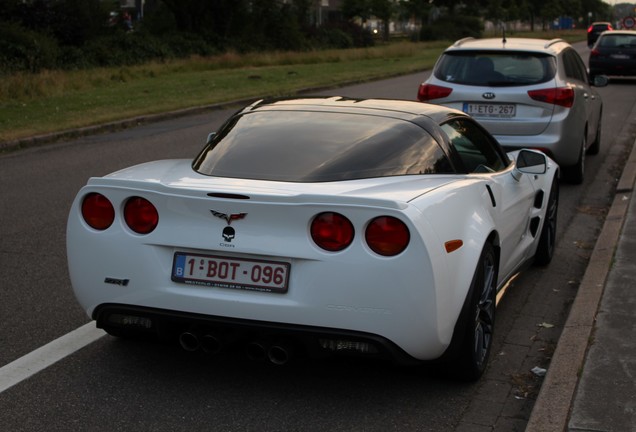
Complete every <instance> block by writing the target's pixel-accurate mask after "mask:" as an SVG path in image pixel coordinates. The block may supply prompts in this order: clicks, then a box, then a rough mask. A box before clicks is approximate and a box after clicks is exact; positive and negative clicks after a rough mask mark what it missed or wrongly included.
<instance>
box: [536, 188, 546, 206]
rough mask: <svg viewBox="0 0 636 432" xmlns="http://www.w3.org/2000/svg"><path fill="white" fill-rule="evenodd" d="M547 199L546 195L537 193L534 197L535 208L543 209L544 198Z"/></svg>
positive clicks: (541, 192) (540, 192)
mask: <svg viewBox="0 0 636 432" xmlns="http://www.w3.org/2000/svg"><path fill="white" fill-rule="evenodd" d="M544 197H545V193H544V192H543V191H542V190H541V191H539V192H537V194H536V195H535V196H534V208H537V209H540V208H541V207H543V198H544Z"/></svg>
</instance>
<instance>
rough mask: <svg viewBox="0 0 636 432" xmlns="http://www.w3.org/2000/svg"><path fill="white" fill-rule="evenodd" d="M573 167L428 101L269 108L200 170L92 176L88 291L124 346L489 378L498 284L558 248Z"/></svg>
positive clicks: (76, 259) (80, 261)
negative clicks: (344, 358)
mask: <svg viewBox="0 0 636 432" xmlns="http://www.w3.org/2000/svg"><path fill="white" fill-rule="evenodd" d="M557 208H558V166H557V165H556V164H555V163H554V162H553V161H552V160H550V159H549V158H548V157H547V156H545V155H544V154H543V153H540V152H537V151H533V150H520V151H516V152H513V153H510V154H506V153H505V152H504V151H503V150H502V149H501V148H500V146H499V144H498V143H497V142H496V141H495V139H494V138H492V136H491V135H489V134H488V132H486V131H485V130H484V129H483V128H482V127H481V126H480V125H479V124H478V123H476V122H475V121H474V120H473V119H472V118H470V117H469V116H467V115H465V114H463V113H461V112H459V111H455V110H452V109H448V108H445V107H441V106H436V105H428V104H422V103H419V102H408V101H391V100H351V99H345V98H337V97H333V98H304V99H284V100H275V101H259V102H257V103H254V104H252V105H250V106H248V107H246V108H244V109H243V110H241V111H239V112H238V113H236V114H235V115H234V116H232V117H231V118H230V119H229V120H228V121H227V122H226V123H225V124H224V126H223V127H222V128H221V129H220V130H219V131H218V133H216V134H211V135H210V137H209V139H208V144H207V145H206V146H205V148H204V149H203V151H202V152H201V153H200V154H199V155H198V156H197V157H196V158H195V159H194V161H191V160H164V161H157V162H150V163H145V164H142V165H138V166H134V167H131V168H128V169H124V170H121V171H118V172H115V173H113V174H110V175H107V176H105V177H99V178H91V179H90V180H89V181H88V184H87V185H86V186H85V187H84V188H82V189H81V190H80V192H79V193H78V195H77V198H76V199H75V201H74V203H73V206H72V209H71V212H70V215H69V219H68V228H67V249H68V263H69V270H70V276H71V281H72V284H73V288H74V291H75V295H76V297H77V299H78V300H79V302H80V304H81V305H82V306H83V308H84V309H85V310H86V311H87V313H88V315H89V316H90V317H91V318H92V319H95V320H96V321H97V326H98V327H100V328H103V329H105V330H106V331H107V332H109V333H110V334H113V335H116V336H143V335H148V336H151V337H157V338H160V339H173V340H174V341H175V342H176V341H179V342H180V343H181V345H182V346H183V347H184V348H185V349H188V350H196V349H199V348H201V349H204V350H207V351H212V352H217V351H220V350H222V349H230V348H236V347H239V348H241V349H246V351H247V353H248V354H249V355H250V356H251V357H253V358H262V359H269V360H271V361H272V362H274V363H285V362H286V361H287V360H288V359H289V358H290V356H291V355H292V354H294V355H295V354H307V355H311V356H321V355H339V354H358V355H360V356H369V357H378V356H382V357H388V358H391V359H393V360H396V361H398V362H399V363H418V362H423V361H427V360H433V359H439V360H441V362H442V363H443V364H444V365H448V366H450V367H451V368H452V370H453V371H454V372H455V373H456V374H457V375H458V376H461V377H464V378H468V379H477V378H478V377H479V376H480V375H481V374H482V372H483V371H484V368H485V367H486V363H487V359H488V354H489V351H490V347H491V343H492V334H493V330H494V324H495V298H496V293H497V291H498V290H499V289H501V288H502V287H503V286H504V285H505V283H506V282H507V281H508V280H509V279H510V278H511V277H512V276H514V275H515V274H516V273H517V272H518V271H519V270H520V269H521V268H522V266H523V265H524V264H526V263H528V262H532V261H534V262H535V263H538V264H541V265H545V264H547V263H548V262H549V261H550V260H551V258H552V255H553V252H554V245H555V234H556V220H557Z"/></svg>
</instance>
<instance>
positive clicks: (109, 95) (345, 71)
mask: <svg viewBox="0 0 636 432" xmlns="http://www.w3.org/2000/svg"><path fill="white" fill-rule="evenodd" d="M565 35H566V36H567V37H568V38H570V40H572V39H574V40H580V39H582V38H584V34H583V33H582V34H580V35H579V34H578V33H573V32H568V33H566V34H565ZM534 36H535V37H536V34H535V35H534ZM560 36H562V35H561V34H557V33H541V34H540V37H542V38H546V39H549V38H553V37H560ZM448 44H449V42H447V41H442V42H428V43H410V42H400V43H392V44H387V45H380V46H376V47H373V48H365V49H351V50H327V51H317V52H308V53H260V54H250V55H244V56H239V55H236V54H231V53H230V54H225V55H223V56H218V57H212V58H192V59H189V60H180V61H170V62H165V63H153V64H147V65H141V66H131V67H121V68H103V69H92V70H82V71H66V72H64V71H45V72H42V73H39V74H15V75H10V76H4V77H2V79H1V80H0V113H1V115H0V143H2V142H7V141H14V140H19V139H22V138H26V137H30V136H34V135H41V134H46V133H52V132H59V131H64V130H68V129H73V128H79V127H86V126H92V125H98V124H103V123H108V122H113V121H117V120H122V119H127V118H131V117H136V116H141V115H148V114H157V113H162V112H168V111H172V110H178V109H184V108H189V107H196V106H206V105H212V104H217V103H223V102H228V101H233V100H241V99H249V98H259V97H276V96H287V95H293V94H295V93H297V92H299V91H301V90H304V89H309V88H320V87H337V86H339V85H342V84H344V83H354V82H363V81H369V80H374V79H380V78H384V77H389V76H396V75H400V74H407V73H415V72H417V71H422V70H426V69H430V68H431V67H432V66H433V64H434V62H435V60H436V59H437V57H438V56H439V54H440V53H441V52H442V50H443V49H444V48H445V47H446V46H448ZM413 91H414V92H415V91H416V89H414V90H413Z"/></svg>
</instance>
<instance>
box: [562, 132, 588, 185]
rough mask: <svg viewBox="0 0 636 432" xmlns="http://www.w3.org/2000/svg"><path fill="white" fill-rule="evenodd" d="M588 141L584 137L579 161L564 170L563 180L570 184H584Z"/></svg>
mask: <svg viewBox="0 0 636 432" xmlns="http://www.w3.org/2000/svg"><path fill="white" fill-rule="evenodd" d="M586 143H587V140H586V139H585V134H584V135H583V142H582V143H581V148H580V149H579V159H578V161H577V162H576V163H575V164H574V165H572V166H568V167H565V168H563V178H564V180H565V181H567V182H568V183H572V184H581V183H583V178H584V174H585V147H586Z"/></svg>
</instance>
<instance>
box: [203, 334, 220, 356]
mask: <svg viewBox="0 0 636 432" xmlns="http://www.w3.org/2000/svg"><path fill="white" fill-rule="evenodd" d="M201 348H203V351H204V352H206V353H208V354H218V353H219V352H221V348H223V344H222V343H221V341H220V340H219V338H217V337H216V336H214V335H211V334H206V335H203V337H202V338H201Z"/></svg>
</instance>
